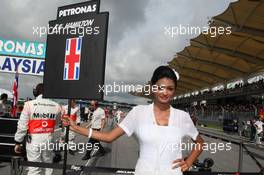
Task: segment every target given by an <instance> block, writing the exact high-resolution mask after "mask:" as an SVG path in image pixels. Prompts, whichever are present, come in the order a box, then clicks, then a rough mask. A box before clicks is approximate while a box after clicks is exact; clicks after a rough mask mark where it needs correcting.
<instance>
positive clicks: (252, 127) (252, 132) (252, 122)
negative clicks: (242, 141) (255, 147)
mask: <svg viewBox="0 0 264 175" xmlns="http://www.w3.org/2000/svg"><path fill="white" fill-rule="evenodd" d="M255 123H256V119H252V120H250V141H252V142H255V136H256V132H257V130H256V127H255Z"/></svg>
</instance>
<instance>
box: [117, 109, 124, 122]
mask: <svg viewBox="0 0 264 175" xmlns="http://www.w3.org/2000/svg"><path fill="white" fill-rule="evenodd" d="M115 114H116V120H117V123H119V122H120V120H121V116H122V115H123V111H121V110H120V109H119V108H118V109H117V111H116V113H115Z"/></svg>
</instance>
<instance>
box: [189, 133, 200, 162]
mask: <svg viewBox="0 0 264 175" xmlns="http://www.w3.org/2000/svg"><path fill="white" fill-rule="evenodd" d="M194 143H196V144H195V147H194V148H193V149H192V151H191V154H190V155H189V157H188V158H187V159H186V163H187V164H188V165H189V166H191V165H192V164H193V162H194V161H195V160H196V159H197V158H198V156H199V155H200V154H201V153H202V151H203V144H204V140H203V138H202V137H201V136H200V135H198V136H197V138H196V140H195V141H194Z"/></svg>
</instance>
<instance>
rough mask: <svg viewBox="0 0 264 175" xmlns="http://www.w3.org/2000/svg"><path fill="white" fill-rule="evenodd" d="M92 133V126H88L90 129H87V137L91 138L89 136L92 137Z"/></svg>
mask: <svg viewBox="0 0 264 175" xmlns="http://www.w3.org/2000/svg"><path fill="white" fill-rule="evenodd" d="M92 133H93V130H92V128H90V129H89V134H88V138H91V137H92Z"/></svg>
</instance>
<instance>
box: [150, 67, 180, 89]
mask: <svg viewBox="0 0 264 175" xmlns="http://www.w3.org/2000/svg"><path fill="white" fill-rule="evenodd" d="M162 78H168V79H171V80H173V81H174V83H175V87H177V76H176V74H175V72H174V71H173V70H172V69H171V68H170V67H168V66H159V67H158V68H156V69H155V71H154V73H153V75H152V78H151V84H152V85H154V84H156V83H157V81H159V79H162Z"/></svg>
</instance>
